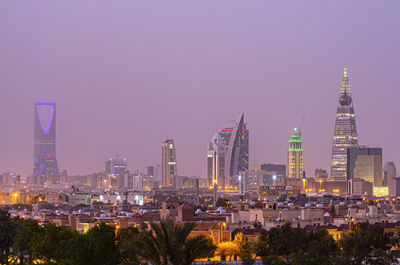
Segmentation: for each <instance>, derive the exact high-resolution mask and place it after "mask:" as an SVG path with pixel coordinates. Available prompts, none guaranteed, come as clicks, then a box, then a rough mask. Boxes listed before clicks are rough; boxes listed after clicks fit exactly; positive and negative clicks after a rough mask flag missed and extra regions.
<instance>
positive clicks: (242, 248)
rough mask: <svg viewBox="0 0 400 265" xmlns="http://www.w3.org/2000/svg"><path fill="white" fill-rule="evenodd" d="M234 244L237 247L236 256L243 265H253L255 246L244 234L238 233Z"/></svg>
mask: <svg viewBox="0 0 400 265" xmlns="http://www.w3.org/2000/svg"><path fill="white" fill-rule="evenodd" d="M233 243H234V244H235V245H236V246H237V252H236V255H237V256H238V257H239V258H240V259H241V260H242V261H243V264H253V262H254V257H253V245H252V244H251V243H250V242H249V241H248V240H247V239H246V238H245V237H244V235H243V233H237V234H236V236H235V239H234V240H233Z"/></svg>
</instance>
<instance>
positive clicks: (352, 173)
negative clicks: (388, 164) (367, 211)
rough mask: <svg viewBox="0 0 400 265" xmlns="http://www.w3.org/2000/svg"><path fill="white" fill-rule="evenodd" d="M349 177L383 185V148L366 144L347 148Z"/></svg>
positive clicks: (375, 185)
mask: <svg viewBox="0 0 400 265" xmlns="http://www.w3.org/2000/svg"><path fill="white" fill-rule="evenodd" d="M346 175H347V178H348V179H349V180H350V179H356V178H359V179H363V180H365V181H369V182H372V183H373V185H374V187H380V186H382V148H371V147H365V146H358V147H352V148H348V149H347V174H346Z"/></svg>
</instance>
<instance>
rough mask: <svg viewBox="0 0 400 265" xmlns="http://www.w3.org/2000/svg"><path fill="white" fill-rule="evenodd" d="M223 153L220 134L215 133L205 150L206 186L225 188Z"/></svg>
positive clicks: (224, 148)
mask: <svg viewBox="0 0 400 265" xmlns="http://www.w3.org/2000/svg"><path fill="white" fill-rule="evenodd" d="M225 151H226V147H225V144H224V142H223V140H222V137H221V134H220V133H216V134H215V135H214V137H213V138H212V140H211V142H210V143H209V144H208V150H207V184H208V186H209V187H214V185H217V187H218V189H223V188H224V187H225Z"/></svg>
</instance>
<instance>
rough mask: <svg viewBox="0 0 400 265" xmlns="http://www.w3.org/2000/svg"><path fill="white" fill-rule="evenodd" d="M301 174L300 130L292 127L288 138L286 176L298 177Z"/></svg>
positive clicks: (301, 144)
mask: <svg viewBox="0 0 400 265" xmlns="http://www.w3.org/2000/svg"><path fill="white" fill-rule="evenodd" d="M302 176H303V140H302V139H301V134H300V131H299V130H298V129H297V128H294V132H293V134H292V138H290V140H289V150H288V161H287V177H288V178H297V179H300V178H302Z"/></svg>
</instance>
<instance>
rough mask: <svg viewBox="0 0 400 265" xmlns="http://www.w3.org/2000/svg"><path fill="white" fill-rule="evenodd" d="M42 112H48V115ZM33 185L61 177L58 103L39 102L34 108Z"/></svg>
mask: <svg viewBox="0 0 400 265" xmlns="http://www.w3.org/2000/svg"><path fill="white" fill-rule="evenodd" d="M42 111H46V112H47V114H48V115H40V114H44V113H42ZM34 112H35V120H34V146H33V183H34V184H37V185H43V184H46V183H50V182H52V181H51V178H52V177H55V176H59V171H58V165H57V159H56V103H49V102H37V103H35V106H34Z"/></svg>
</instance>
